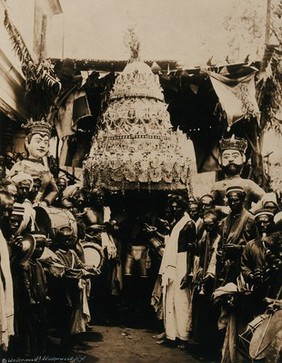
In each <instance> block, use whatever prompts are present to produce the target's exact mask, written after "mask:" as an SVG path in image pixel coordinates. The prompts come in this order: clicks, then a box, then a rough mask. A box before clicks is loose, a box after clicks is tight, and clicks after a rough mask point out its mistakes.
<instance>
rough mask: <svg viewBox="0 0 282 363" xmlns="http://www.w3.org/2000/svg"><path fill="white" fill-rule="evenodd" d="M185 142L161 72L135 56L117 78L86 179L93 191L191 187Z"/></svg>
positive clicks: (85, 166) (86, 163) (189, 164)
mask: <svg viewBox="0 0 282 363" xmlns="http://www.w3.org/2000/svg"><path fill="white" fill-rule="evenodd" d="M183 145H185V146H184V147H183ZM186 146H187V139H186V136H185V135H184V134H183V133H182V132H181V131H179V130H178V131H173V130H172V126H171V123H170V117H169V113H168V111H167V105H166V104H165V102H164V96H163V91H162V88H161V86H160V83H159V78H158V76H157V75H155V74H153V72H152V71H151V69H150V67H149V66H148V65H147V64H145V63H144V62H142V61H140V60H139V59H138V58H135V59H131V62H130V63H128V64H127V66H126V67H125V69H124V71H123V72H122V73H121V74H120V75H119V76H118V77H117V79H116V82H115V84H114V87H113V90H112V91H111V94H110V102H109V106H108V108H107V110H106V111H105V113H104V115H103V117H102V120H101V122H100V125H99V129H98V132H97V134H96V135H95V137H94V138H93V144H92V147H91V150H90V154H89V157H88V159H87V160H86V161H85V162H84V175H85V182H86V184H87V186H88V187H89V188H90V190H91V189H93V188H105V189H107V190H110V191H118V190H122V191H126V190H140V189H149V190H179V189H189V185H190V173H191V171H190V166H191V159H190V158H189V150H187V149H186Z"/></svg>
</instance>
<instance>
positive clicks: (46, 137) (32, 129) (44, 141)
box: [9, 120, 58, 205]
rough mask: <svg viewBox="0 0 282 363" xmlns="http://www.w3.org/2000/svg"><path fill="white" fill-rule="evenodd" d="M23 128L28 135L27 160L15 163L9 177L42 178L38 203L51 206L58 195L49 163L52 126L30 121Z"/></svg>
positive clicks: (26, 145) (42, 121)
mask: <svg viewBox="0 0 282 363" xmlns="http://www.w3.org/2000/svg"><path fill="white" fill-rule="evenodd" d="M23 127H24V129H25V130H26V134H27V135H26V138H25V148H26V151H27V154H28V155H27V158H26V159H23V160H20V161H18V162H17V163H15V165H14V166H13V167H12V169H11V170H10V173H9V176H10V178H12V177H13V176H15V175H17V174H19V173H20V172H23V173H26V174H29V175H31V177H32V178H40V179H41V181H42V184H41V190H40V192H39V194H38V198H37V201H38V202H40V203H42V204H46V205H50V204H51V203H52V202H53V201H54V200H55V198H56V196H57V194H58V188H57V185H56V183H55V179H54V176H53V174H52V173H51V172H50V169H49V166H48V162H47V154H48V151H49V142H50V136H51V128H52V126H51V125H50V124H49V123H47V122H46V121H44V120H40V121H33V120H29V121H28V122H27V123H26V124H25V125H23Z"/></svg>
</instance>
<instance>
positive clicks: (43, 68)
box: [4, 9, 61, 119]
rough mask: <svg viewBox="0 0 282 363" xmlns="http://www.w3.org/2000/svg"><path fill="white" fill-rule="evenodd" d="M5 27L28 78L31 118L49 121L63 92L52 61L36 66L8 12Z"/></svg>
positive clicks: (28, 105)
mask: <svg viewBox="0 0 282 363" xmlns="http://www.w3.org/2000/svg"><path fill="white" fill-rule="evenodd" d="M4 15H5V16H4V26H5V28H6V29H7V32H8V34H9V36H10V39H11V41H12V43H13V50H14V51H15V53H16V55H17V56H18V58H19V60H20V62H21V64H22V72H23V75H24V76H25V78H26V100H27V107H28V109H29V110H28V111H29V115H28V116H29V117H32V118H33V119H42V118H44V119H47V115H48V113H49V111H50V107H51V106H52V105H53V104H54V100H55V98H56V97H57V96H58V94H59V92H60V90H61V83H60V81H59V79H58V78H57V76H56V74H55V72H54V70H53V65H52V64H51V62H50V61H47V60H43V61H42V62H40V63H38V64H35V62H34V60H33V59H32V56H31V54H30V52H29V50H28V48H27V46H26V44H25V42H24V40H23V38H22V36H21V34H20V33H19V31H18V29H17V28H16V26H15V25H14V24H13V22H12V21H11V19H10V17H9V14H8V10H7V9H5V11H4Z"/></svg>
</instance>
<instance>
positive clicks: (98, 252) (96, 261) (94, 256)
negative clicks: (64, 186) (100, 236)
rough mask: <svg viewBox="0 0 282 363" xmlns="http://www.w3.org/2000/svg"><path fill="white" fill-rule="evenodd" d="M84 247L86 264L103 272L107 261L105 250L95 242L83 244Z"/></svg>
mask: <svg viewBox="0 0 282 363" xmlns="http://www.w3.org/2000/svg"><path fill="white" fill-rule="evenodd" d="M82 246H83V250H84V260H85V264H86V265H89V266H94V267H95V268H96V269H99V270H101V268H102V266H103V264H104V261H105V255H104V251H103V248H102V247H101V246H100V245H98V244H97V243H94V242H83V243H82Z"/></svg>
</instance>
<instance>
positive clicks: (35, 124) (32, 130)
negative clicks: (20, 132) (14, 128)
mask: <svg viewBox="0 0 282 363" xmlns="http://www.w3.org/2000/svg"><path fill="white" fill-rule="evenodd" d="M22 128H24V129H25V130H26V134H27V135H30V134H31V135H34V134H47V135H48V137H50V136H51V131H52V125H51V124H50V123H48V122H46V121H44V120H40V121H33V120H28V122H27V123H25V124H23V125H22Z"/></svg>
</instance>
